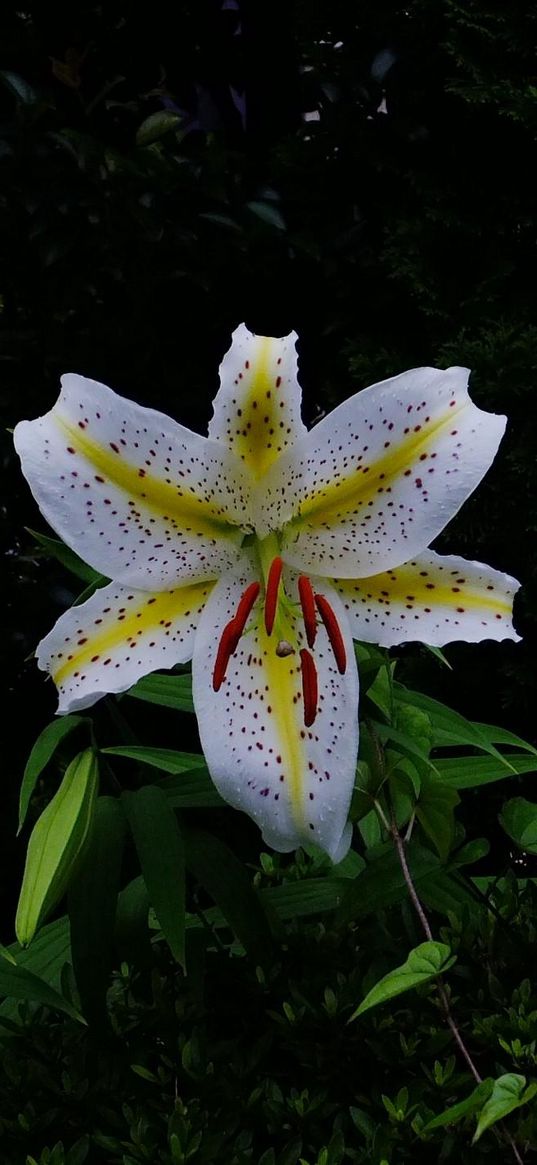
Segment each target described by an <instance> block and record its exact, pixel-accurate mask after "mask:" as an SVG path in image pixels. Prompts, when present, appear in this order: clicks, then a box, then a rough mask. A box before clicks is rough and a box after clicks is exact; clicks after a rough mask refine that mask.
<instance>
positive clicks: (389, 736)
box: [370, 720, 434, 769]
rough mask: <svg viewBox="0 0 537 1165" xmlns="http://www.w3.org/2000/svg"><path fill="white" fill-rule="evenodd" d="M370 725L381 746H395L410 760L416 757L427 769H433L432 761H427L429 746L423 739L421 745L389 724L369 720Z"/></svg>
mask: <svg viewBox="0 0 537 1165" xmlns="http://www.w3.org/2000/svg"><path fill="white" fill-rule="evenodd" d="M370 724H371V725H372V726H373V728H374V730H375V732H376V734H377V736H378V738H379V740H380V741H381V743H382V744H385V743H386V741H390V742H392V743H393V744H397V745H398V747H399V749H400V750H401V752H402V753H403V754H406V753H408V754H409V756H410V757H411V758H412V757H418V759H419V760H421V761H425V762H426V764H427V765H428V766H429V768H431V769H434V764H433V763H432V761H429V745H428V741H425V738H424V739H423V742H422V743H418V741H417V740H413V739H412V737H411V736H407V735H406V733H404V732H399V731H398V729H397V728H393V727H392V725H391V724H380V723H378V722H377V721H375V720H371V721H370Z"/></svg>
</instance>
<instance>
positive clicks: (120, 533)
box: [14, 373, 251, 591]
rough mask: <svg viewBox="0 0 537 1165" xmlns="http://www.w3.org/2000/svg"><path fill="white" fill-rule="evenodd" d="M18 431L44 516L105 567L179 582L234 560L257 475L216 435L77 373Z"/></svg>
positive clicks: (152, 587)
mask: <svg viewBox="0 0 537 1165" xmlns="http://www.w3.org/2000/svg"><path fill="white" fill-rule="evenodd" d="M14 439H15V445H16V448H17V451H18V453H19V455H20V457H21V462H22V468H23V471H24V474H25V476H26V477H27V479H28V481H29V483H30V486H31V489H32V492H33V494H34V497H35V498H36V500H37V502H38V505H39V507H40V509H41V511H42V513H43V514H44V516H45V518H46V519H47V521H48V522H49V523H50V525H51V526H52V527H53V528H54V529H55V530H56V531H57V532H58V534H60V536H61V537H62V538H63V539H64V541H65V542H67V544H68V546H70V547H71V548H72V549H73V550H75V551H76V553H77V554H79V555H80V557H81V558H83V559H84V561H85V562H88V563H90V565H91V566H93V567H94V568H95V569H96V570H98V571H100V572H101V573H102V574H104V575H105V576H106V577H107V578H114V579H117V580H118V581H119V582H121V583H122V584H124V585H125V586H133V587H139V588H141V589H144V590H148V591H159V590H162V591H164V590H173V589H174V587H176V586H177V585H180V584H182V583H186V582H188V581H196V580H200V579H204V578H208V579H210V578H215V577H216V576H217V575H218V574H220V573H221V572H222V570H226V569H227V568H228V567H230V566H231V565H233V564H234V563H235V562H236V561H237V556H238V547H239V546H240V543H241V542H242V538H243V537H244V532H245V530H248V529H250V528H251V514H250V508H251V507H250V492H251V485H250V482H249V481H248V479H247V475H246V473H245V471H244V468H243V466H242V465H241V464H240V463H239V462H238V461H237V459H236V458H235V457H233V455H232V454H231V453H230V452H229V450H228V449H226V448H224V447H222V446H218V445H217V444H216V442H214V441H210V440H208V439H207V438H206V437H200V436H199V435H198V434H197V433H191V432H190V430H188V429H184V428H183V427H182V426H181V425H178V424H176V422H175V421H173V420H171V419H170V418H169V417H166V416H164V414H162V413H158V412H156V411H154V410H153V409H146V408H142V407H141V406H140V405H136V404H134V403H133V402H131V401H128V400H125V399H124V398H123V397H120V396H118V395H117V394H116V393H114V392H112V391H111V389H109V388H107V387H106V386H105V385H103V384H98V383H97V382H96V381H93V380H87V379H86V378H85V377H82V376H77V375H74V374H71V373H69V374H67V375H66V376H64V377H62V392H61V395H60V398H59V400H58V402H57V404H56V405H55V407H54V408H53V409H51V411H50V412H48V413H47V414H46V415H45V416H44V417H38V418H37V419H36V420H35V421H22V422H21V423H20V424H19V425H17V427H16V430H15V435H14Z"/></svg>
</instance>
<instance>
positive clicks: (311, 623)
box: [298, 574, 317, 647]
mask: <svg viewBox="0 0 537 1165" xmlns="http://www.w3.org/2000/svg"><path fill="white" fill-rule="evenodd" d="M298 594H299V598H300V606H301V607H302V615H303V617H304V627H305V628H306V639H307V641H308V647H313V644H314V643H315V636H316V634H317V618H316V615H315V595H314V594H313V587H312V585H311V583H310V580H309V578H308V577H307V576H306V575H305V574H301V575H300V578H299V580H298Z"/></svg>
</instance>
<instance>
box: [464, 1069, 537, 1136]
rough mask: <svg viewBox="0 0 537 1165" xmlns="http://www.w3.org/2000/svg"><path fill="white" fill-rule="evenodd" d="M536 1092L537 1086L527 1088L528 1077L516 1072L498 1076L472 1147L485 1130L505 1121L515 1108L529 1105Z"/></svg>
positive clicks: (485, 1105) (481, 1116)
mask: <svg viewBox="0 0 537 1165" xmlns="http://www.w3.org/2000/svg"><path fill="white" fill-rule="evenodd" d="M536 1092H537V1084H530V1085H529V1087H528V1088H526V1077H525V1076H519V1075H518V1074H517V1073H516V1072H506V1073H505V1075H504V1076H498V1078H497V1080H495V1081H494V1084H493V1088H492V1093H491V1096H490V1097H489V1099H488V1100H487V1101H486V1103H485V1104H484V1105H483V1108H482V1110H481V1115H480V1117H479V1120H478V1122H477V1128H476V1130H475V1133H474V1137H473V1140H472V1145H475V1143H476V1141H478V1140H479V1138H480V1137H481V1136H482V1134H483V1133H484V1132H485V1129H489V1128H490V1126H491V1125H494V1124H496V1122H497V1121H500V1120H503V1118H504V1117H505V1116H508V1114H509V1113H510V1112H513V1111H514V1109H515V1108H520V1107H521V1105H523V1104H527V1102H528V1100H531V1099H532V1097H533V1096H535V1093H536Z"/></svg>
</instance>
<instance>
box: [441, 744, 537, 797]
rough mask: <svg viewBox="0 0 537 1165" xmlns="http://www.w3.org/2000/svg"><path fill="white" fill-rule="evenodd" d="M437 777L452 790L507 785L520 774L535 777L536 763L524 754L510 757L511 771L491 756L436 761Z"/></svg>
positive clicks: (515, 754) (449, 758) (513, 754)
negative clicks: (494, 783)
mask: <svg viewBox="0 0 537 1165" xmlns="http://www.w3.org/2000/svg"><path fill="white" fill-rule="evenodd" d="M434 764H435V769H436V772H437V773H438V776H439V777H440V779H441V780H442V781H444V782H445V783H446V784H449V785H451V787H452V788H453V789H475V788H477V787H478V786H479V785H490V784H492V783H493V782H494V781H505V780H508V779H509V778H510V777H512V776H513V775H514V774H518V773H534V772H536V771H537V763H536V761H535V759H534V758H533V756H528V755H527V754H525V753H522V754H520V753H510V754H509V767H507V766H506V765H505V762H504V761H503V760H496V758H495V757H492V756H457V757H441V758H440V759H435V762H434Z"/></svg>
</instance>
